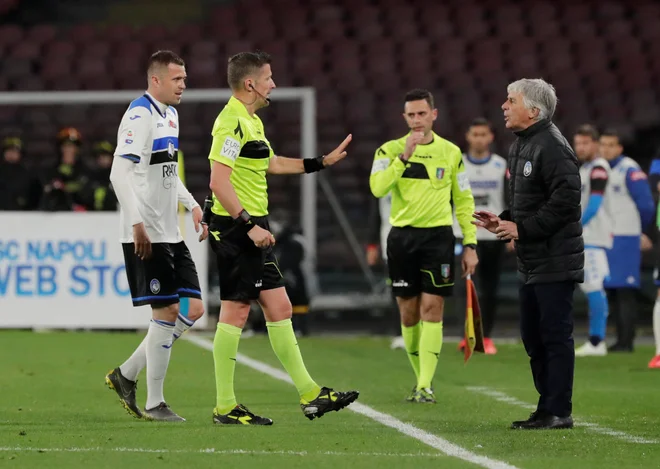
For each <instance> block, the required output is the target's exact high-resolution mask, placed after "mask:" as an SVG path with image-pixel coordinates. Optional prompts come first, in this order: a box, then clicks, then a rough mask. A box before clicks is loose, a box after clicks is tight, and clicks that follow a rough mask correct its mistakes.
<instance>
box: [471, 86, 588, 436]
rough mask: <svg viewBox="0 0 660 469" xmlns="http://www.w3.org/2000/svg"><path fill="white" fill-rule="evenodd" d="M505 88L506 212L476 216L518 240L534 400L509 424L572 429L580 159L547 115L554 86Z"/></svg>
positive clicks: (580, 263) (580, 249) (580, 260)
mask: <svg viewBox="0 0 660 469" xmlns="http://www.w3.org/2000/svg"><path fill="white" fill-rule="evenodd" d="M507 91H508V97H507V101H506V102H505V103H504V104H503V105H502V109H503V110H504V120H505V121H506V127H507V128H509V129H511V130H513V131H514V133H515V134H516V136H517V139H516V141H515V142H514V144H513V145H512V146H511V149H510V151H509V162H508V168H509V173H510V175H511V177H510V180H509V196H510V199H509V200H510V201H511V202H510V206H511V210H507V211H506V212H504V213H502V214H500V215H499V216H497V215H495V214H493V213H489V212H483V211H482V212H476V213H475V215H474V216H475V219H476V221H475V224H476V225H478V226H481V227H483V228H486V229H487V230H489V231H491V232H493V233H496V234H497V235H498V237H499V238H500V239H502V240H511V239H513V240H515V244H516V253H517V256H518V278H519V279H520V280H521V287H520V328H521V333H522V340H523V343H524V344H525V350H526V351H527V354H528V355H529V358H530V364H531V368H532V375H533V377H534V385H535V386H536V389H537V391H538V392H539V395H540V397H539V402H538V405H537V410H536V411H535V412H534V413H532V415H531V416H530V418H529V419H527V420H522V421H516V422H513V424H512V428H522V429H530V428H572V427H573V419H572V418H571V411H572V403H571V396H572V394H573V370H574V366H575V352H574V344H573V291H574V289H575V284H576V282H582V281H583V277H584V271H583V268H584V241H583V240H582V224H581V222H580V218H581V209H580V175H579V172H578V162H577V158H576V157H575V154H574V153H573V150H572V149H571V146H570V145H569V144H568V142H567V141H566V139H565V138H564V136H563V135H562V134H561V133H560V132H559V130H558V129H557V127H555V125H554V124H553V123H552V121H551V120H550V119H551V118H552V115H553V114H554V111H555V107H556V106H557V96H556V94H555V89H554V88H553V87H552V85H550V84H548V83H546V82H545V81H543V80H540V79H534V80H530V79H523V80H519V81H516V82H514V83H512V84H510V85H509V87H508V89H507Z"/></svg>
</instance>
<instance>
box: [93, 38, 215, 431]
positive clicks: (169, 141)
mask: <svg viewBox="0 0 660 469" xmlns="http://www.w3.org/2000/svg"><path fill="white" fill-rule="evenodd" d="M147 78H148V82H149V86H148V88H147V92H146V93H145V94H144V95H142V96H140V97H139V98H137V99H135V100H134V101H133V102H131V104H130V105H129V107H128V109H127V110H126V112H125V113H124V116H123V118H122V120H121V124H120V125H119V131H118V133H117V148H116V150H115V152H114V159H113V162H112V170H111V172H110V181H111V182H112V185H113V187H114V190H115V193H116V194H117V199H118V200H119V204H120V206H121V217H120V223H121V239H120V241H121V243H122V247H123V250H124V259H125V262H126V274H127V276H128V283H129V286H130V290H131V297H132V299H133V306H141V305H151V310H152V319H151V321H150V323H149V330H148V332H147V336H146V337H145V338H144V340H143V341H142V343H141V344H140V345H139V347H138V348H137V350H135V352H133V355H131V356H130V358H129V359H128V360H126V361H125V362H124V363H123V364H122V365H121V366H119V367H117V368H115V369H114V370H112V371H111V372H110V373H108V375H107V376H106V383H107V384H108V386H109V387H110V388H111V389H114V390H115V391H116V392H117V394H118V395H119V399H120V401H121V403H122V405H123V406H124V407H125V408H126V410H127V411H128V412H129V413H131V414H132V415H134V416H135V417H138V418H145V419H149V420H162V421H183V420H184V419H183V418H182V417H180V416H178V415H177V414H176V413H174V412H173V411H172V410H171V409H170V407H169V406H168V405H167V404H166V403H165V398H164V397H163V382H164V380H165V374H166V372H167V366H168V363H169V361H170V352H171V347H172V344H173V342H174V341H175V340H176V339H177V338H179V337H180V336H181V334H183V332H185V331H186V330H187V329H189V328H190V327H191V326H192V325H193V324H194V322H195V321H196V320H197V319H199V318H200V317H201V316H202V314H203V313H204V307H203V303H202V300H201V291H200V287H199V280H198V278H197V270H196V269H195V264H194V263H193V260H192V258H191V256H190V252H189V251H188V248H187V247H186V244H185V242H184V241H183V238H182V237H181V233H180V232H179V227H178V218H177V206H178V203H179V202H182V203H183V204H184V205H185V206H186V207H187V208H188V210H191V211H192V216H193V221H194V223H195V230H197V231H198V232H199V225H200V222H201V221H202V210H201V208H200V207H199V205H198V204H197V203H196V202H195V199H194V198H193V197H192V196H191V195H190V193H189V192H188V190H187V189H186V188H185V187H184V186H183V183H182V182H181V181H180V179H179V176H178V173H177V151H178V150H179V117H178V114H177V111H176V110H175V109H174V107H173V105H175V104H179V102H181V94H182V93H183V90H185V88H186V85H185V80H186V70H185V66H184V62H183V60H182V59H181V58H180V57H178V56H177V55H176V54H174V53H172V52H170V51H158V52H156V53H155V54H153V55H152V56H151V58H150V59H149V64H148V70H147ZM207 229H208V228H207V227H206V226H202V232H201V234H200V241H202V240H204V239H205V238H206V236H207ZM181 297H188V298H190V306H189V311H188V316H187V317H184V316H183V315H181V314H179V298H181ZM145 366H146V368H147V402H146V406H145V409H144V411H140V409H139V407H138V406H137V403H136V400H135V390H136V386H137V376H138V374H139V373H140V371H141V370H142V368H144V367H145Z"/></svg>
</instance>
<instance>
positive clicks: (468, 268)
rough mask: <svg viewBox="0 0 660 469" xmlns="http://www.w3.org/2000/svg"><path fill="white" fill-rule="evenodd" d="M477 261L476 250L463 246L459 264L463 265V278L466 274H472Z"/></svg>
mask: <svg viewBox="0 0 660 469" xmlns="http://www.w3.org/2000/svg"><path fill="white" fill-rule="evenodd" d="M478 263H479V258H478V257H477V251H475V250H474V249H472V248H465V249H464V250H463V257H462V258H461V266H462V267H463V275H462V277H463V278H465V277H467V276H468V275H474V271H475V270H476V268H477V264H478Z"/></svg>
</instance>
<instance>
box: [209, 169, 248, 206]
mask: <svg viewBox="0 0 660 469" xmlns="http://www.w3.org/2000/svg"><path fill="white" fill-rule="evenodd" d="M231 173H232V169H231V168H230V167H229V166H226V165H224V164H222V163H218V162H215V161H214V162H213V166H211V183H210V184H209V187H210V189H211V191H212V192H213V195H215V198H216V199H218V201H219V202H220V205H222V206H223V208H224V209H225V210H226V211H227V213H229V215H231V216H232V218H237V217H238V214H239V213H241V211H242V210H243V206H242V205H241V202H240V200H238V196H237V195H236V190H235V189H234V186H233V185H232V183H231V181H230V179H229V177H230V176H231Z"/></svg>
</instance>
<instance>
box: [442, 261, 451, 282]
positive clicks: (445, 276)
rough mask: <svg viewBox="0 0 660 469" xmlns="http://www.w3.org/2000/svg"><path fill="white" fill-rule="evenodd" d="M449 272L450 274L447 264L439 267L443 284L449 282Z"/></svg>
mask: <svg viewBox="0 0 660 469" xmlns="http://www.w3.org/2000/svg"><path fill="white" fill-rule="evenodd" d="M449 272H450V269H449V264H442V265H441V266H440V275H442V278H443V280H444V281H445V283H447V282H448V281H449Z"/></svg>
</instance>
